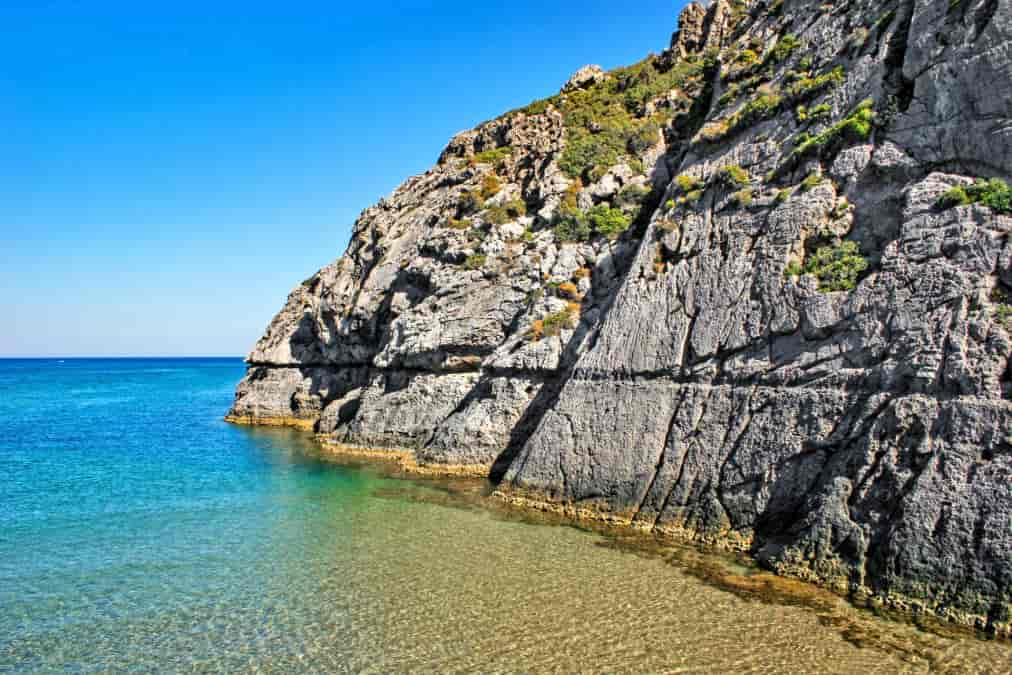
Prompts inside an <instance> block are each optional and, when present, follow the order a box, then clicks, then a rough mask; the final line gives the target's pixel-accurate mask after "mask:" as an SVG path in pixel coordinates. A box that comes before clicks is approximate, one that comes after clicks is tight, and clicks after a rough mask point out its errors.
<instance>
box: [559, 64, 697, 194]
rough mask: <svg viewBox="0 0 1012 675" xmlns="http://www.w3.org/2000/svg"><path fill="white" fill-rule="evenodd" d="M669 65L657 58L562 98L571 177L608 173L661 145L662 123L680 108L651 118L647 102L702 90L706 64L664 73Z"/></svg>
mask: <svg viewBox="0 0 1012 675" xmlns="http://www.w3.org/2000/svg"><path fill="white" fill-rule="evenodd" d="M663 63H664V62H663V61H661V60H659V59H658V57H655V56H651V57H649V58H647V59H645V60H644V61H641V62H639V63H636V64H634V65H632V66H629V67H627V68H619V69H617V70H614V71H611V73H609V77H608V78H606V79H604V80H602V81H600V82H597V83H596V84H594V85H592V86H590V87H588V88H587V89H582V90H579V91H574V92H568V93H567V94H565V95H564V96H561V97H559V99H558V102H557V106H556V107H558V108H559V110H560V112H561V113H562V117H563V124H564V126H565V139H566V144H565V147H564V148H563V151H562V154H561V156H560V158H559V167H560V168H561V169H562V170H563V171H564V172H565V173H566V175H568V176H569V177H570V178H577V177H590V176H592V175H598V176H600V175H603V173H604V172H605V171H607V169H609V168H610V167H612V166H614V165H615V164H616V163H618V162H619V161H620V160H622V159H625V158H627V157H628V156H629V154H630V153H631V154H633V155H635V154H637V153H639V152H642V150H644V149H646V148H647V147H651V146H653V145H655V144H656V142H657V138H658V136H657V131H658V129H659V128H660V124H662V123H663V122H666V121H667V120H670V119H672V118H673V117H674V116H675V114H677V112H678V110H676V109H674V108H668V107H666V108H662V109H661V110H658V111H657V113H656V114H655V115H654V116H653V117H652V118H646V117H645V107H646V103H647V102H648V101H650V100H651V99H654V98H656V97H657V96H659V95H660V94H662V93H664V92H668V91H671V90H673V89H680V90H682V91H685V92H686V93H687V94H688V93H689V92H692V91H693V90H698V89H701V88H702V87H703V86H704V85H703V80H702V74H703V71H704V69H705V67H706V64H705V63H702V62H690V61H689V60H686V61H683V62H680V63H676V64H675V65H674V66H673V67H670V68H667V69H664V68H661V65H662V64H663Z"/></svg>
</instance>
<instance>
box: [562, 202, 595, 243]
mask: <svg viewBox="0 0 1012 675" xmlns="http://www.w3.org/2000/svg"><path fill="white" fill-rule="evenodd" d="M553 229H554V232H555V238H556V239H558V240H559V241H563V242H565V241H589V240H590V236H591V234H593V229H592V228H591V225H590V221H589V220H588V219H587V214H585V213H584V212H583V211H580V210H579V209H576V208H566V207H562V208H560V209H559V212H558V213H557V214H556V216H555V227H554V228H553Z"/></svg>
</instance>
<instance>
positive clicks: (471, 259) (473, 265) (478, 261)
mask: <svg viewBox="0 0 1012 675" xmlns="http://www.w3.org/2000/svg"><path fill="white" fill-rule="evenodd" d="M485 260H486V258H485V256H484V255H482V254H481V253H475V254H474V255H469V256H467V259H466V260H464V269H468V270H480V269H481V268H482V267H484V266H485Z"/></svg>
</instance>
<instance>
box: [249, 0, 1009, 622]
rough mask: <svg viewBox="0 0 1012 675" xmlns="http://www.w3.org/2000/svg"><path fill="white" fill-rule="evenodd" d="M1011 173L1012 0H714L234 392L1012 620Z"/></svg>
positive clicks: (556, 110)
mask: <svg viewBox="0 0 1012 675" xmlns="http://www.w3.org/2000/svg"><path fill="white" fill-rule="evenodd" d="M1010 174H1012V9H1010V3H1009V0H955V1H953V0H887V1H886V2H881V0H878V1H875V2H872V1H871V0H851V1H849V2H833V3H825V2H822V1H821V0H818V1H815V0H778V1H777V2H751V3H745V2H728V1H727V0H717V2H714V3H712V4H711V5H710V6H709V7H707V8H703V7H700V6H697V5H690V6H689V7H688V8H687V9H686V10H685V11H684V12H683V15H682V18H681V24H680V30H679V31H678V32H677V33H676V34H675V36H674V37H673V38H672V43H671V47H670V48H669V49H667V50H665V51H664V52H662V53H661V54H660V55H657V56H651V57H649V58H648V59H646V60H645V61H643V62H641V63H638V64H635V65H633V66H630V67H628V68H622V69H618V70H616V71H612V72H608V73H606V72H603V71H601V70H600V69H597V68H592V67H591V68H585V69H581V71H580V72H579V73H577V75H575V76H574V78H573V79H572V80H571V81H570V82H569V83H567V84H566V86H565V87H564V88H563V89H562V91H561V92H560V94H559V95H557V96H554V97H552V98H550V99H548V100H545V101H538V102H536V103H534V104H531V105H530V106H528V107H527V108H524V109H521V110H517V111H513V112H510V113H507V114H505V115H503V116H502V117H500V118H498V119H496V120H493V121H490V122H488V123H485V124H483V125H481V126H479V127H478V128H477V129H475V130H473V131H468V132H465V133H462V134H460V135H458V136H457V137H455V138H454V139H453V140H452V141H451V142H450V144H449V146H448V147H447V148H446V150H445V151H444V152H443V154H442V156H441V157H440V159H439V162H438V164H437V165H436V166H435V167H434V168H433V169H431V170H430V171H428V172H427V173H425V174H423V175H421V176H416V177H413V178H411V179H409V180H408V181H406V182H405V183H404V184H403V185H402V186H401V187H400V188H398V189H397V190H396V191H395V192H394V193H393V194H392V195H391V196H390V197H388V198H386V199H384V200H382V201H381V202H380V203H379V204H377V205H376V206H374V207H371V208H369V209H367V210H366V211H365V212H364V213H363V214H362V216H361V217H360V218H359V220H358V221H357V223H356V225H355V229H354V233H353V237H352V241H351V244H350V245H349V248H348V250H347V252H346V253H345V255H344V256H343V257H341V258H340V259H339V260H337V261H336V262H334V263H333V264H331V265H329V266H328V267H326V268H324V269H323V270H321V271H320V272H318V273H317V274H316V275H314V276H313V277H312V278H310V279H308V280H306V281H305V282H303V283H302V284H301V285H300V286H299V287H298V288H296V289H295V290H294V291H293V292H292V294H291V295H290V296H289V298H288V301H287V303H286V305H285V307H284V309H282V311H281V312H280V313H279V314H278V316H277V317H276V318H275V319H274V321H273V322H272V323H271V325H270V326H269V327H268V329H267V332H266V334H265V335H264V336H263V337H262V338H261V339H260V341H259V342H258V343H257V345H256V346H255V347H254V349H253V351H252V352H251V354H250V355H249V371H248V373H247V375H246V377H245V379H244V380H243V381H242V383H241V384H240V385H239V388H238V391H237V393H236V399H235V404H234V407H233V410H232V411H231V413H230V419H232V420H234V421H246V422H252V423H266V424H270V423H280V424H294V425H299V426H304V427H306V428H311V429H313V430H315V431H317V432H318V433H320V434H323V435H324V436H326V437H327V438H330V439H332V440H334V441H335V442H340V443H345V444H349V445H357V446H365V447H370V448H392V449H401V450H405V449H406V450H411V451H413V452H414V454H415V457H416V459H417V461H418V462H420V463H422V464H430V465H443V466H447V467H449V466H456V467H459V466H465V467H470V468H472V469H473V470H480V471H482V472H484V473H486V474H488V475H489V477H490V479H491V480H492V481H493V482H495V483H496V484H497V485H498V489H499V493H500V494H501V495H503V496H504V497H506V498H509V499H514V500H517V501H523V502H527V503H535V504H539V505H546V504H547V505H556V506H557V507H558V508H560V509H564V510H569V511H572V512H578V513H582V514H588V515H593V516H595V517H606V518H612V519H615V520H619V521H623V522H629V523H632V524H633V525H635V526H637V527H642V528H643V529H648V530H655V531H658V532H666V533H672V534H677V535H679V536H686V537H692V538H700V539H707V540H712V541H721V542H725V543H731V544H733V545H735V546H738V547H741V548H745V549H747V550H749V551H751V552H752V553H753V554H754V555H755V556H756V557H757V558H758V559H759V560H760V561H762V562H763V563H764V564H766V565H768V566H769V567H771V568H773V569H777V570H780V571H782V572H784V573H790V574H796V575H800V576H802V577H806V578H811V579H814V580H818V581H822V582H825V583H829V584H832V585H835V586H837V587H839V588H840V589H841V590H843V591H849V592H853V593H870V594H874V595H875V596H877V597H879V598H884V599H886V600H887V601H891V602H895V603H900V604H902V603H913V607H914V608H915V609H917V608H922V609H925V610H928V611H932V612H935V613H937V614H940V615H943V616H947V617H949V618H952V619H955V620H959V621H963V622H972V621H976V622H978V624H979V625H984V624H985V623H986V624H988V625H990V626H991V627H992V628H996V629H998V630H1007V629H1008V628H1007V627H1008V624H1009V615H1010V609H1012V403H1010V397H1012V373H1010V370H1009V350H1010V344H1012V342H1010V334H1012V333H1010V329H1012V304H1010V303H1012V299H1010V298H1012V296H1010V295H1009V294H1010V293H1012V243H1010V241H1009V231H1010V230H1012V215H1010V214H1012V193H1010V191H1009V190H1008V188H1007V187H1005V184H1004V183H1003V182H1002V179H1006V180H1007V179H1008V178H1009V176H1010ZM987 179H991V180H990V182H987V183H985V182H976V183H975V182H974V181H975V180H978V181H979V180H987ZM996 179H997V180H996Z"/></svg>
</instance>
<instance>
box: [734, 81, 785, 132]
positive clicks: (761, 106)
mask: <svg viewBox="0 0 1012 675" xmlns="http://www.w3.org/2000/svg"><path fill="white" fill-rule="evenodd" d="M782 100H783V99H782V97H781V96H780V94H778V93H776V92H775V91H766V92H762V93H760V94H758V95H757V96H756V97H755V98H753V99H752V100H751V101H749V102H748V103H746V104H745V105H744V106H743V107H742V109H741V110H739V111H738V112H736V113H735V114H733V115H731V117H729V118H728V120H727V133H733V132H735V131H738V130H740V129H744V128H746V127H749V126H751V125H753V124H755V123H756V122H761V121H762V120H765V119H769V118H771V117H773V116H774V115H776V114H777V111H778V110H780V103H781V101H782Z"/></svg>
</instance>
